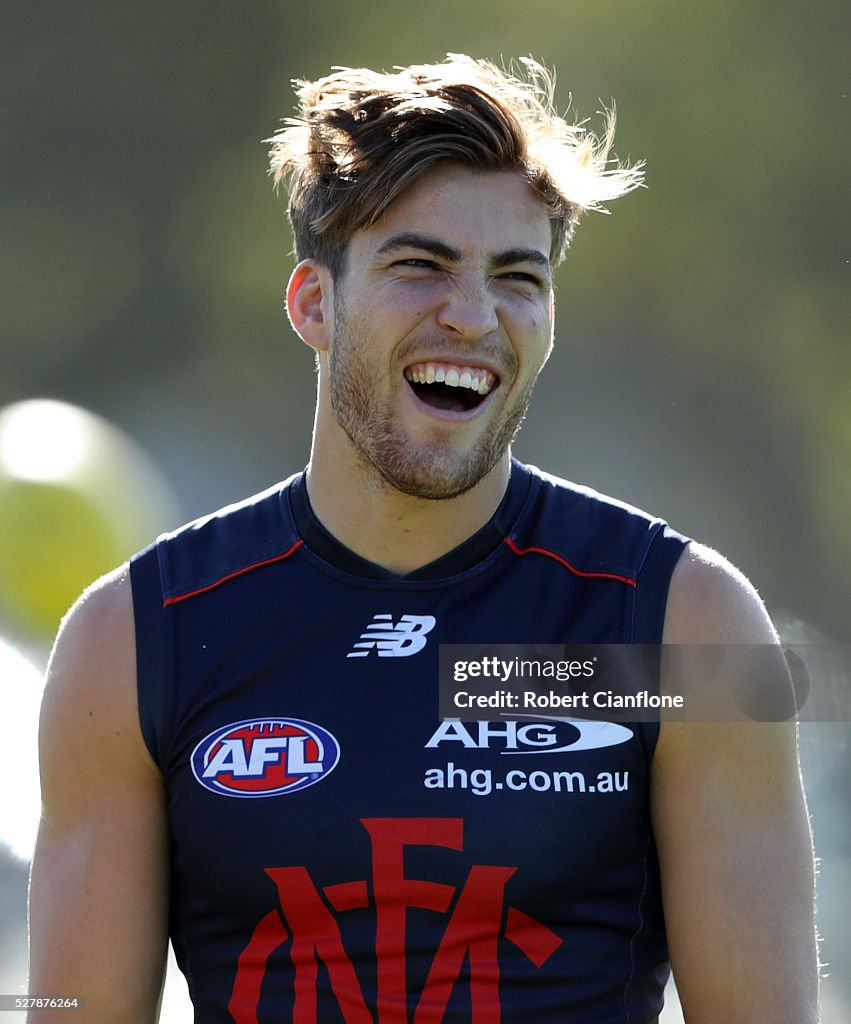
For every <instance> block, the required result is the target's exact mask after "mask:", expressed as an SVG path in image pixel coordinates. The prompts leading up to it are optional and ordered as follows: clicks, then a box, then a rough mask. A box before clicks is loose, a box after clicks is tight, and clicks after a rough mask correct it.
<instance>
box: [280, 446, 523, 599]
mask: <svg viewBox="0 0 851 1024" xmlns="http://www.w3.org/2000/svg"><path fill="white" fill-rule="evenodd" d="M532 479H533V478H532V474H531V473H530V472H529V470H528V469H527V468H526V467H525V466H524V465H523V464H522V463H520V462H518V461H517V460H516V459H512V460H511V475H510V476H509V480H508V486H507V487H506V489H505V494H504V495H503V497H502V501H501V502H500V503H499V507H498V508H497V510H496V512H495V513H494V514H493V516H492V517H491V518H490V519H489V520H488V522H487V523H485V525H484V526H483V527H482V528H481V529H479V530H477V531H476V532H475V533H474V534H473V535H472V536H470V537H468V538H467V539H466V540H465V541H462V542H461V543H460V544H459V545H458V546H457V547H455V548H453V549H452V550H451V551H447V552H446V554H443V555H440V556H439V557H438V558H436V559H434V561H432V562H429V563H427V564H426V565H423V566H420V568H418V569H414V570H413V571H412V572H408V573H401V574H400V573H394V572H391V571H390V570H389V569H385V568H384V566H382V565H378V564H377V563H375V562H371V561H369V559H367V558H362V557H361V556H360V555H358V554H356V553H355V552H354V551H352V550H351V549H350V548H347V547H346V546H345V544H341V543H340V541H338V540H337V538H336V537H335V536H334V535H333V534H332V533H331V532H330V531H329V530H327V529H326V528H325V527H324V526H323V525H322V523H321V522H320V521H319V518H318V517H317V515H316V513H315V512H314V511H313V506H312V505H311V504H310V497H309V495H308V493H307V480H306V476H305V473H304V472H302V473H299V474H298V475H297V476H295V477H293V479H292V480H291V481H290V486H289V488H288V492H289V498H290V509H291V510H292V516H293V521H294V524H295V528H296V530H297V531H298V534H299V536H300V537H301V538H302V539H303V540H304V542H305V544H306V545H307V547H308V548H310V550H311V551H312V552H313V553H314V554H316V555H318V556H319V557H320V558H322V559H323V560H324V561H326V562H328V563H330V564H331V565H333V566H334V567H335V568H337V569H340V570H342V571H343V572H346V573H349V574H350V575H353V576H360V577H362V578H365V579H371V580H406V581H407V580H410V581H412V582H413V581H429V580H432V581H433V580H439V579H446V578H447V577H449V576H457V575H458V574H459V573H462V572H466V571H467V570H468V569H472V568H473V567H474V566H475V565H478V564H479V563H480V562H482V561H483V560H484V559H485V558H487V557H488V556H489V555H490V554H491V553H492V552H494V551H495V550H496V549H497V548H498V547H499V546H500V545H501V544H502V543H503V541H504V540H505V538H506V537H507V536H508V534H509V533H510V531H511V528H512V526H513V525H514V523H515V522H516V521H517V517H518V516H519V515H520V511H521V509H522V508H523V505H524V504H525V502H526V499H527V497H528V494H529V488H530V487H531V485H532Z"/></svg>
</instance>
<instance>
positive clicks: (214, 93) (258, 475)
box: [0, 0, 851, 639]
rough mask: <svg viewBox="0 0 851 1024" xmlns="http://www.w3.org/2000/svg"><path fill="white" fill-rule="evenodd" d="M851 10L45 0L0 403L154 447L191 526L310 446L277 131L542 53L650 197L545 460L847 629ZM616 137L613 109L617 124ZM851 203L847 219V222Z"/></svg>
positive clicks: (439, 1) (9, 282)
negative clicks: (641, 169) (459, 67)
mask: <svg viewBox="0 0 851 1024" xmlns="http://www.w3.org/2000/svg"><path fill="white" fill-rule="evenodd" d="M844 14H845V5H844V4H841V3H840V2H839V0H820V2H818V3H816V4H811V5H804V4H800V3H792V2H790V0H779V2H777V0H775V2H773V3H768V2H767V0H717V2H715V3H713V4H704V5H691V4H684V3H681V2H674V0H645V2H643V3H641V4H637V3H634V2H631V0H630V2H627V0H607V2H606V3H599V2H596V0H576V2H570V3H565V2H564V0H539V3H537V4H535V5H534V7H533V8H528V7H526V8H523V7H518V5H517V4H515V3H512V4H509V3H504V2H502V0H493V2H491V3H488V4H484V3H475V2H474V3H463V2H462V3H460V4H459V3H457V2H453V3H449V2H447V0H433V2H431V3H429V4H428V5H418V6H412V5H408V4H401V3H386V2H376V3H372V4H370V5H367V6H364V5H354V4H346V3H342V2H339V0H315V2H314V3H313V4H311V5H304V4H300V5H296V4H292V3H286V2H282V0H276V2H273V0H266V2H263V0H242V2H238V0H203V2H201V0H180V2H178V3H174V2H170V3H165V2H163V0H150V2H148V3H145V4H138V3H135V2H130V0H109V2H107V0H86V2H80V0H33V2H28V3H24V4H9V3H7V4H5V5H4V12H3V19H2V23H3V31H2V36H0V68H1V69H2V71H0V74H2V76H3V87H2V89H0V135H2V145H0V188H1V189H2V190H1V191H0V279H2V282H3V293H4V301H3V303H2V307H0V404H5V403H6V402H10V401H14V400H17V399H20V398H25V397H32V396H36V395H47V396H51V397H57V398H64V399H68V400H70V401H74V402H79V403H81V404H83V405H85V406H88V407H89V408H91V409H93V410H95V411H97V412H100V413H102V414H104V415H106V416H108V417H111V418H112V419H113V420H114V421H116V422H117V423H119V424H120V425H121V426H123V427H125V428H126V429H129V430H130V431H131V432H133V433H134V434H135V435H136V436H137V437H138V438H139V439H140V440H141V441H142V442H143V443H144V444H146V445H147V447H148V448H149V449H150V450H151V451H152V452H153V453H154V455H155V456H156V457H157V458H158V460H159V461H160V463H161V464H162V465H163V466H164V468H165V469H166V472H167V473H168V475H169V476H170V477H171V479H172V480H173V482H174V484H175V486H176V487H177V488H178V489H179V490H180V491H181V493H182V497H183V501H184V507H185V513H186V515H187V516H188V515H196V514H200V513H202V512H204V511H207V510H208V509H209V508H210V507H211V506H212V505H215V504H220V503H223V502H225V501H228V500H232V499H235V498H237V497H239V496H240V495H241V494H242V493H243V492H247V491H248V490H252V489H259V488H260V487H261V486H264V485H265V484H266V483H268V482H269V481H270V480H271V479H274V478H276V477H280V476H283V475H285V474H287V473H289V472H291V471H292V470H294V469H297V468H299V467H300V465H301V464H302V463H303V461H304V459H305V458H306V453H307V445H308V440H309V429H310V418H311V408H312V383H311V379H312V365H311V359H310V356H309V354H308V353H307V352H306V351H305V350H303V349H302V347H301V346H300V345H299V343H298V342H297V340H295V338H294V337H293V336H292V335H291V332H290V331H289V329H288V327H287V325H286V320H285V317H284V315H283V313H282V297H283V287H284V282H285V280H286V276H287V274H288V271H289V268H290V265H291V259H290V256H289V246H290V240H289V235H288V232H287V230H286V228H285V224H284V216H283V203H282V201H281V200H280V199H278V198H276V197H275V196H274V195H273V194H272V191H271V188H270V185H269V182H268V179H267V178H266V177H265V167H264V161H265V147H264V146H263V145H262V144H261V140H262V139H263V138H265V137H267V136H269V135H270V134H271V133H272V132H273V131H274V129H275V127H276V125H277V122H278V120H279V119H280V118H281V117H284V116H287V115H289V114H290V113H291V112H292V97H291V91H290V86H289V80H290V79H291V78H293V77H297V76H306V77H314V76H317V75H319V74H322V73H323V72H324V71H325V70H326V69H327V68H329V67H330V66H331V65H333V64H370V65H379V66H384V67H389V66H391V65H393V64H398V63H408V62H410V61H417V60H432V59H438V58H440V57H441V56H442V55H443V54H444V53H445V52H446V51H448V50H461V51H466V52H471V53H474V54H477V55H483V56H488V57H491V58H494V59H497V60H499V59H502V58H505V59H508V58H510V57H511V56H518V55H522V54H526V53H532V54H534V55H535V56H537V57H539V58H541V59H543V60H545V61H546V62H547V63H549V64H551V65H554V66H555V67H556V68H557V70H558V75H559V84H558V97H559V102H560V103H561V105H562V106H565V107H566V106H567V105H568V103H569V102H571V97H572V103H573V106H574V108H575V110H576V111H577V112H578V114H579V116H588V115H590V116H591V120H592V124H593V122H594V120H595V118H594V114H595V111H597V110H598V109H599V108H600V106H601V101H602V102H603V103H608V102H609V100H610V97H612V96H614V97H616V99H617V104H618V113H619V121H620V128H619V135H618V142H617V150H618V153H619V154H620V155H621V156H622V157H624V158H628V157H631V158H633V159H638V158H642V159H645V160H646V161H647V174H648V186H649V187H648V189H647V190H646V191H642V192H641V193H638V194H636V195H634V196H632V197H630V198H628V199H626V200H622V201H621V202H620V203H619V204H616V206H615V208H614V210H613V213H614V216H613V217H612V218H605V217H600V216H594V217H590V218H589V219H588V222H587V223H586V224H585V225H583V227H582V228H581V229H580V232H579V234H578V236H577V241H576V243H575V251H574V252H573V253H572V255H571V257H570V258H569V259H568V261H567V263H566V265H565V267H564V268H563V270H562V271H561V272H560V275H559V290H558V302H559V310H560V312H559V316H560V319H559V330H558V333H559V345H558V351H557V354H556V356H555V357H554V359H553V361H552V363H551V366H550V367H549V368H548V371H547V373H546V374H545V376H544V378H543V379H542V382H541V384H540V387H539V395H538V403H537V405H536V406H535V408H534V410H533V413H532V414H531V415H530V418H529V423H528V424H527V427H526V428H525V431H524V434H523V435H522V436H521V441H520V444H519V446H518V453H519V454H520V455H522V456H523V457H526V458H528V459H529V460H530V461H535V462H539V463H541V464H543V465H545V466H547V467H548V468H550V469H553V470H554V471H557V472H560V473H562V474H564V475H567V476H571V477H573V478H577V479H581V480H584V481H586V482H588V483H591V484H593V485H594V486H597V487H599V488H600V489H603V490H606V491H609V492H614V493H616V494H618V495H619V496H622V497H625V498H627V499H629V500H631V501H633V502H635V503H636V504H641V505H643V506H645V507H648V508H650V509H651V510H653V511H655V512H658V513H659V514H661V515H664V516H666V517H668V518H669V519H671V520H672V521H673V522H674V523H675V524H676V525H677V526H678V527H679V528H681V529H682V530H684V531H686V532H691V533H693V534H695V535H697V536H699V537H700V538H701V539H703V540H706V541H707V542H709V543H712V544H714V545H716V546H718V547H720V548H721V549H722V550H724V551H725V552H726V553H727V554H729V555H730V557H732V558H733V560H734V561H737V562H738V563H739V564H740V565H741V566H742V568H744V569H745V570H746V571H747V572H748V573H749V574H750V575H751V576H753V578H754V579H755V580H756V581H757V582H758V583H759V584H760V586H761V589H762V590H763V593H764V595H765V597H766V599H767V600H768V602H769V604H770V605H771V606H772V608H773V609H775V610H780V611H785V612H786V613H788V614H790V615H793V616H796V617H799V618H802V619H804V620H805V621H807V622H811V623H813V624H814V625H815V626H817V627H818V628H820V629H822V630H824V631H825V632H827V633H828V634H829V635H832V636H834V637H835V638H836V639H844V638H845V637H846V636H847V598H846V596H845V591H846V583H845V581H846V580H847V577H848V572H849V569H851V526H849V511H848V510H849V490H851V484H849V473H848V466H849V455H851V409H849V399H848V396H849V376H851V374H849V361H851V356H849V348H848V345H847V337H846V334H847V332H846V325H847V313H848V304H847V291H846V289H845V287H844V285H845V275H846V274H847V269H848V264H847V245H846V246H843V242H844V241H845V239H844V238H843V237H842V228H844V226H845V221H846V220H847V206H846V202H845V198H846V192H845V187H846V186H845V173H846V169H847V156H848V149H847V133H845V132H843V131H841V130H840V127H839V126H840V125H841V124H842V123H843V115H844V113H845V109H846V105H847V95H846V94H844V93H843V91H842V90H843V85H842V82H843V79H844V74H845V70H846V65H847V52H844V47H843V40H844V35H843V28H844V27H845V26H844V19H843V15H844ZM597 123H599V119H597ZM844 215H845V216H844Z"/></svg>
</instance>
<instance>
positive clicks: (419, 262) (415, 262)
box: [394, 256, 437, 270]
mask: <svg viewBox="0 0 851 1024" xmlns="http://www.w3.org/2000/svg"><path fill="white" fill-rule="evenodd" d="M394 266H397V267H416V268H417V269H421V270H436V269H437V264H436V263H435V262H434V261H433V260H427V259H423V258H422V257H418V256H411V257H410V258H409V259H406V260H397V261H396V263H395V264H394Z"/></svg>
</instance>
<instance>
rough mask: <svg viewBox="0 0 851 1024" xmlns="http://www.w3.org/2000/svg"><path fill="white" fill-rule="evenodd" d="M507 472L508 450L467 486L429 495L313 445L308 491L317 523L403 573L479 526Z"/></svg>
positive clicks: (502, 491) (500, 491)
mask: <svg viewBox="0 0 851 1024" xmlns="http://www.w3.org/2000/svg"><path fill="white" fill-rule="evenodd" d="M509 472H510V456H509V454H508V453H506V454H505V455H504V456H503V458H502V459H500V461H499V462H498V463H497V464H496V466H494V468H493V469H492V470H491V471H490V473H488V474H487V476H485V477H483V478H482V479H481V480H480V481H479V483H478V484H476V486H475V487H473V488H472V489H471V490H469V491H467V492H466V493H465V494H462V495H459V496H458V497H457V498H449V499H446V500H441V501H435V500H433V499H428V498H417V497H413V496H412V495H409V494H404V493H402V492H401V491H398V490H396V488H395V487H393V486H392V485H390V484H388V483H387V482H386V481H385V480H384V479H383V478H382V477H380V476H379V475H378V473H377V472H376V471H375V470H374V468H373V467H372V466H368V465H364V464H362V463H361V462H360V461H358V462H357V463H356V462H355V461H354V460H352V459H335V458H333V456H332V455H331V453H327V452H326V451H325V450H322V449H321V448H319V446H316V445H314V450H313V452H312V453H311V459H310V464H309V466H308V469H307V489H308V494H309V495H310V503H311V505H312V507H313V511H314V512H315V514H316V515H317V517H318V518H319V521H320V522H321V523H322V525H323V526H324V527H325V529H326V530H328V531H329V532H330V533H332V534H333V535H334V537H336V539H337V540H338V541H340V543H341V544H345V546H346V547H347V548H349V549H350V550H351V551H354V552H355V553H356V554H358V555H360V556H361V558H366V559H368V560H369V561H370V562H374V563H376V564H377V565H381V566H383V567H384V568H385V569H388V570H389V571H390V572H394V573H399V574H403V573H408V572H413V571H414V570H415V569H419V568H420V567H421V566H423V565H427V564H428V563H429V562H433V561H434V560H435V559H436V558H439V557H440V556H441V555H444V554H446V553H447V552H448V551H451V550H452V549H453V548H455V547H457V546H458V545H459V544H461V543H463V541H465V540H467V538H468V537H471V536H472V535H473V534H474V533H475V532H476V531H477V530H479V529H481V528H482V527H483V526H484V525H485V523H487V522H488V520H489V519H490V518H491V516H492V515H493V514H494V512H496V510H497V508H498V506H499V503H500V501H501V500H502V497H503V495H504V494H505V489H506V487H507V486H508V476H509Z"/></svg>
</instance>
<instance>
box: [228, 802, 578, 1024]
mask: <svg viewBox="0 0 851 1024" xmlns="http://www.w3.org/2000/svg"><path fill="white" fill-rule="evenodd" d="M362 824H363V826H364V828H365V829H366V830H367V832H368V833H369V836H370V840H371V843H372V898H373V901H374V904H375V924H376V929H375V963H376V969H377V996H376V1010H377V1014H378V1016H377V1020H378V1024H408V1022H409V1017H408V1009H409V1005H410V1000H409V998H408V991H407V958H406V956H407V954H406V947H407V934H406V921H407V912H408V910H409V909H420V910H430V911H434V912H437V913H441V914H446V913H448V912H449V909H450V907H451V906H452V901H453V899H454V898H455V897H456V893H457V898H456V899H455V904H454V907H452V911H451V914H450V916H449V920H448V922H447V924H446V928H445V930H444V933H443V935H442V937H441V939H440V942H439V944H438V947H437V949H436V951H435V955H434V959H433V960H432V963H431V965H430V967H429V971H428V976H427V978H426V981H425V984H424V985H423V989H422V992H421V993H420V997H419V999H418V1001H417V1003H416V1007H415V1008H414V1014H413V1021H414V1024H441V1022H442V1021H443V1018H444V1015H445V1013H446V1008H447V1006H448V1005H449V1000H450V999H451V996H452V990H453V988H454V986H455V984H456V982H457V981H458V980H459V979H460V978H461V976H462V972H463V971H464V969H465V963H466V966H467V971H468V973H469V983H470V1004H471V1008H472V1017H471V1024H499V1020H500V1016H501V1006H500V998H499V978H500V968H499V958H498V947H499V938H500V934H503V935H504V936H505V938H507V939H508V940H509V941H510V942H511V943H513V944H514V945H515V946H516V947H517V948H518V949H519V950H521V952H522V953H524V954H525V956H527V957H528V958H529V960H531V961H532V963H534V964H535V966H536V967H540V966H541V965H542V964H543V963H544V962H545V961H546V960H548V959H549V957H550V956H552V954H553V953H554V952H555V950H556V949H557V948H558V946H559V945H560V944H561V942H562V939H561V937H560V936H558V935H557V934H556V933H555V932H553V931H552V930H551V929H549V928H547V927H546V925H543V924H541V923H540V922H538V921H535V920H534V918H531V917H529V916H528V915H526V914H523V913H521V912H520V911H518V910H514V908H512V907H509V908H508V910H507V913H506V912H505V887H506V884H507V883H508V880H509V879H510V878H511V876H512V875H514V874H515V872H516V871H517V869H516V868H513V867H503V866H491V865H483V864H474V865H473V866H472V867H471V869H470V873H469V875H468V877H467V880H466V882H465V883H464V885H463V886H462V887H461V889H460V892H459V891H458V888H457V887H456V886H453V885H447V884H445V883H443V882H433V881H427V880H425V879H418V878H409V877H408V876H406V875H405V849H406V847H411V846H439V847H443V848H445V849H448V850H455V851H457V852H459V853H460V852H462V851H463V848H464V846H463V829H464V822H463V819H461V818H364V819H363V820H362ZM266 873H267V874H268V875H269V877H270V878H271V879H272V880H273V881H274V882H275V885H276V886H277V890H278V899H279V901H280V914H279V913H278V911H272V912H271V913H269V914H267V915H266V916H265V917H263V918H262V920H261V921H260V922H259V924H258V925H257V927H256V928H255V929H254V932H253V934H252V936H251V940H250V941H249V943H248V945H247V946H246V948H245V949H244V950H243V952H242V954H241V955H240V957H239V960H238V964H237V974H236V978H235V980H234V985H233V991H232V994H231V999H230V1002H229V1004H228V1010H229V1012H230V1014H231V1017H232V1018H233V1020H234V1022H235V1024H259V1022H258V1017H257V1008H258V1006H259V1003H260V996H261V986H262V983H263V978H264V976H265V974H266V971H267V968H268V961H269V957H270V956H271V955H272V953H273V952H274V951H275V950H276V949H278V948H279V947H280V946H283V945H284V944H285V943H286V941H287V940H288V939H291V942H290V945H289V950H288V952H289V958H290V962H291V963H292V966H293V968H294V978H293V995H294V1002H293V1016H292V1021H293V1024H318V1021H317V1012H318V1000H319V996H318V991H317V979H318V975H319V961H320V960H321V961H322V963H323V965H324V966H325V969H326V971H327V975H328V979H329V982H330V985H331V990H332V992H333V994H334V997H335V998H336V1000H337V1004H338V1006H339V1008H340V1011H341V1013H342V1016H343V1020H344V1022H345V1024H373V1015H372V1013H371V1012H370V1010H369V1009H368V1008H367V1005H366V1001H365V999H364V995H363V991H362V990H361V987H360V983H359V981H358V977H357V973H356V970H355V965H354V964H353V963H352V961H351V959H350V958H349V956H348V954H347V953H346V950H345V949H344V947H343V940H342V935H341V933H340V929H339V926H338V925H337V921H336V919H335V916H334V912H335V911H336V912H337V913H345V912H346V911H347V910H354V909H362V908H365V907H368V906H369V887H368V884H367V882H366V881H354V882H338V883H336V884H333V885H328V886H326V887H325V888H324V889H323V890H322V892H321V893H320V891H319V890H318V889H317V888H316V886H315V885H314V883H313V880H312V878H311V877H310V875H309V873H308V871H307V868H306V867H303V866H298V867H279V868H268V869H267V871H266ZM323 894H324V897H325V898H324V899H323ZM326 900H327V902H326ZM329 904H330V906H329ZM281 915H282V916H283V920H282V919H281ZM503 920H505V928H504V930H503V928H502V924H503ZM284 922H286V924H284ZM287 929H289V931H288V930H287Z"/></svg>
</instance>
